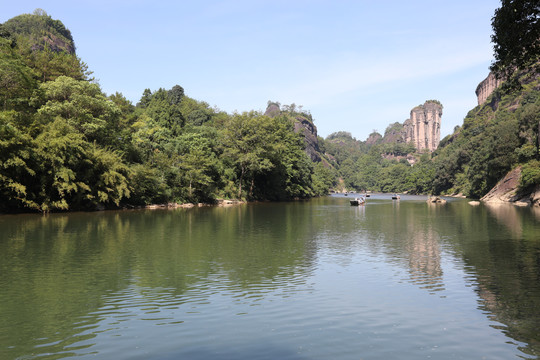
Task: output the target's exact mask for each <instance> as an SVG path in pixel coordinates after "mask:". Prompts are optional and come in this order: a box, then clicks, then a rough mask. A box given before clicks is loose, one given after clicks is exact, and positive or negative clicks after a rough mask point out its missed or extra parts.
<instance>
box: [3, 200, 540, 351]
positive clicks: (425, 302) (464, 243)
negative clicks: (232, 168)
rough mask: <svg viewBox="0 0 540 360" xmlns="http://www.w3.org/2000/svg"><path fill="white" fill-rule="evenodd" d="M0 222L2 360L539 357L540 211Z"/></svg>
mask: <svg viewBox="0 0 540 360" xmlns="http://www.w3.org/2000/svg"><path fill="white" fill-rule="evenodd" d="M349 198H350V197H345V196H341V195H340V196H338V195H334V196H328V197H323V198H318V199H312V200H309V201H296V202H285V203H254V204H244V205H239V206H232V207H202V208H192V209H174V210H125V211H103V212H92V213H70V214H50V215H46V216H41V215H33V214H32V215H2V216H0V358H1V359H60V358H68V357H78V358H81V357H82V358H83V359H85V358H89V359H171V360H172V359H219V360H223V359H240V360H243V359H250V360H253V359H298V360H301V359H355V360H358V359H368V360H371V359H504V360H507V359H519V358H525V359H539V358H540V209H532V208H520V207H515V206H512V205H500V206H488V205H484V204H482V205H480V206H471V205H469V204H468V203H467V201H466V200H462V199H448V200H449V201H448V203H446V204H435V205H434V204H427V203H426V201H425V200H426V197H421V196H407V195H404V196H402V197H401V200H399V201H395V200H391V198H390V196H389V195H384V194H374V195H373V196H371V197H370V198H369V199H368V201H367V204H366V205H365V206H359V207H353V206H349Z"/></svg>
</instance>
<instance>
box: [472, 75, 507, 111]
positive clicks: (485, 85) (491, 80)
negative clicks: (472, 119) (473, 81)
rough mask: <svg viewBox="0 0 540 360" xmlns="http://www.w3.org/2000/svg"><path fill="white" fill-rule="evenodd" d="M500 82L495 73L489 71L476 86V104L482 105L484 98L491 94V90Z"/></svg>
mask: <svg viewBox="0 0 540 360" xmlns="http://www.w3.org/2000/svg"><path fill="white" fill-rule="evenodd" d="M501 83H502V80H500V79H497V78H496V77H495V74H493V73H492V72H490V73H489V75H488V77H487V78H485V79H484V80H483V81H482V82H481V83H480V84H478V86H477V87H476V97H477V98H478V105H482V104H483V103H484V102H485V101H486V99H487V98H488V97H489V95H491V93H492V92H493V90H495V89H496V88H498V87H499V85H500V84H501Z"/></svg>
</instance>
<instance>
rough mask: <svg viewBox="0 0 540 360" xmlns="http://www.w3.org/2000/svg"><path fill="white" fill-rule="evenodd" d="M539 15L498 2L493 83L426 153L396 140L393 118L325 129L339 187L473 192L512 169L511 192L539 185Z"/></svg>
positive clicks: (528, 4)
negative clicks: (376, 127)
mask: <svg viewBox="0 0 540 360" xmlns="http://www.w3.org/2000/svg"><path fill="white" fill-rule="evenodd" d="M539 18H540V5H539V4H538V2H537V1H529V0H503V1H502V5H501V7H500V8H499V9H497V10H496V12H495V15H494V17H493V19H492V26H493V31H494V33H493V36H492V42H493V45H494V50H495V51H494V55H495V61H494V62H493V64H492V66H491V70H492V71H493V74H494V76H495V77H496V79H497V83H498V84H499V86H498V88H497V89H496V90H495V91H494V92H493V93H491V94H490V96H489V97H488V98H487V100H486V101H485V102H484V103H482V104H480V105H479V106H477V107H476V108H474V109H472V110H471V111H470V112H469V113H468V114H467V116H466V118H465V119H464V122H463V125H462V126H458V127H456V128H455V129H454V133H453V134H451V135H448V136H447V137H445V138H444V139H442V140H441V142H440V143H439V145H438V148H437V150H436V151H434V152H433V153H430V152H427V151H426V152H418V149H416V148H415V147H414V146H413V147H412V148H411V147H410V146H408V145H410V144H403V143H402V142H399V136H398V135H399V132H400V131H401V129H402V125H401V124H400V123H394V124H391V125H389V126H388V128H387V129H386V132H385V135H384V136H382V135H380V134H378V133H372V134H371V135H370V137H369V138H368V139H367V140H366V141H365V142H360V141H357V140H356V139H353V138H352V137H351V136H350V134H348V133H346V132H338V133H335V134H332V135H330V136H329V137H328V138H327V139H326V140H325V149H326V150H327V151H328V152H329V155H330V156H332V157H333V158H335V163H334V166H335V167H336V169H337V170H338V173H339V176H341V178H342V179H343V182H344V185H345V186H346V188H347V189H356V190H359V189H367V190H375V191H385V192H404V191H407V192H411V193H432V194H437V195H438V194H447V195H458V194H459V195H463V196H467V197H471V198H480V197H482V196H484V195H485V194H486V193H487V192H488V191H490V189H492V188H493V187H494V186H495V185H496V184H497V182H498V181H499V180H501V179H502V178H503V177H505V175H506V174H507V173H509V172H510V171H511V170H513V169H519V170H520V171H519V172H518V173H520V174H521V175H520V179H519V185H518V189H516V190H517V194H518V195H519V194H521V195H520V196H523V197H525V198H527V194H530V193H534V192H535V191H539V190H540V189H539V186H540V152H539V147H540V146H539V145H540V140H539V131H540V75H539V71H538V70H539V69H540V23H539ZM473 90H474V89H471V93H472V92H473ZM518 197H519V196H518ZM527 201H529V202H535V201H536V204H538V200H534V199H530V198H529V199H528V200H527Z"/></svg>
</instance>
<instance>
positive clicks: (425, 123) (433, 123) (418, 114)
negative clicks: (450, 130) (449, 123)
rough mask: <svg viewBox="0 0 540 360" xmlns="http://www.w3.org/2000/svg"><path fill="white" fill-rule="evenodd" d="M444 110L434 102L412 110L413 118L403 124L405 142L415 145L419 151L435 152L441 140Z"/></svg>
mask: <svg viewBox="0 0 540 360" xmlns="http://www.w3.org/2000/svg"><path fill="white" fill-rule="evenodd" d="M442 109H443V107H442V105H441V103H439V102H438V101H434V100H428V101H426V102H425V103H424V105H419V106H417V107H415V108H414V109H412V110H411V117H410V118H409V119H407V120H406V121H405V122H404V123H403V132H402V137H403V140H404V142H406V143H412V144H414V146H415V147H416V150H418V151H425V150H428V151H430V152H433V151H435V150H436V149H437V146H438V145H439V141H440V140H441V117H442Z"/></svg>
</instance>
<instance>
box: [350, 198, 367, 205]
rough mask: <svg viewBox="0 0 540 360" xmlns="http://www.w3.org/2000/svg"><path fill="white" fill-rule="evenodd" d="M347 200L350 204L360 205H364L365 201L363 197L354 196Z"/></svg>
mask: <svg viewBox="0 0 540 360" xmlns="http://www.w3.org/2000/svg"><path fill="white" fill-rule="evenodd" d="M349 202H350V203H351V206H360V205H364V204H365V203H366V200H365V199H364V198H356V199H351V200H349Z"/></svg>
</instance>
